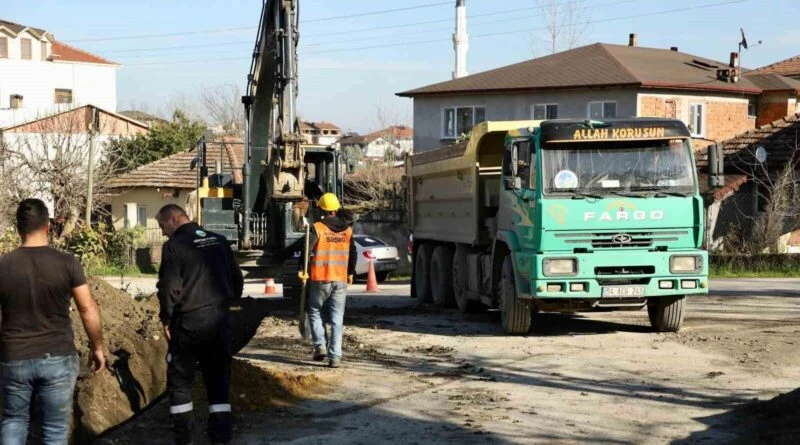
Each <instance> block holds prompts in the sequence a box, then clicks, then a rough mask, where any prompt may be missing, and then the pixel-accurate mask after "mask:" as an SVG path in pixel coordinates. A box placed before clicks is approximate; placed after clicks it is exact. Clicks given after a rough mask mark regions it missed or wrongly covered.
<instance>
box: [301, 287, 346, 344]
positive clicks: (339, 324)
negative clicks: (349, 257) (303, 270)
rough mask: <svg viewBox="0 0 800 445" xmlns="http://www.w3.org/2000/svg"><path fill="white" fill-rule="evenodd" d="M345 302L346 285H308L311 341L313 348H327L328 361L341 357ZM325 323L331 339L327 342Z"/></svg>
mask: <svg viewBox="0 0 800 445" xmlns="http://www.w3.org/2000/svg"><path fill="white" fill-rule="evenodd" d="M346 301H347V283H340V282H322V281H310V282H309V283H308V321H309V323H311V340H312V341H313V342H314V348H315V349H319V350H324V349H325V344H326V343H327V347H328V358H329V359H340V358H341V357H342V334H343V333H344V305H345V302H346ZM325 321H329V322H330V324H331V338H330V341H326V340H327V335H326V333H325Z"/></svg>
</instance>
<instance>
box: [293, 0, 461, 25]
mask: <svg viewBox="0 0 800 445" xmlns="http://www.w3.org/2000/svg"><path fill="white" fill-rule="evenodd" d="M452 4H453V2H452V1H449V2H438V3H429V4H425V5H418V6H406V7H405V8H396V9H384V10H383V11H372V12H362V13H360V14H348V15H341V16H338V17H326V18H322V19H312V20H301V21H300V23H318V22H329V21H332V20H341V19H352V18H356V17H367V16H370V15H381V14H390V13H393V12H400V11H411V10H415V9H425V8H433V7H436V6H443V5H451V6H452Z"/></svg>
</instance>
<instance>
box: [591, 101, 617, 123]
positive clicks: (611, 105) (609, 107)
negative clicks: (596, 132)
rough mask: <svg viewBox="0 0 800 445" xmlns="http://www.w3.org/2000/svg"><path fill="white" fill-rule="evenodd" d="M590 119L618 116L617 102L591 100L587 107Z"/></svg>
mask: <svg viewBox="0 0 800 445" xmlns="http://www.w3.org/2000/svg"><path fill="white" fill-rule="evenodd" d="M587 108H588V111H587V117H588V118H589V119H607V118H614V117H617V103H616V102H589V106H588V107H587Z"/></svg>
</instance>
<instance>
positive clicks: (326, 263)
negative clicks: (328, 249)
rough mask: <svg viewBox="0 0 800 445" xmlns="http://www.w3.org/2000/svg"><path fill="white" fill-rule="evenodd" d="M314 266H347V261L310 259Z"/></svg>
mask: <svg viewBox="0 0 800 445" xmlns="http://www.w3.org/2000/svg"><path fill="white" fill-rule="evenodd" d="M312 264H313V265H314V266H347V261H312Z"/></svg>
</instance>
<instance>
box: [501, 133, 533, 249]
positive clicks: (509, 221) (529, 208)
mask: <svg viewBox="0 0 800 445" xmlns="http://www.w3.org/2000/svg"><path fill="white" fill-rule="evenodd" d="M500 187H501V190H500V211H499V212H498V225H497V228H498V230H499V231H510V232H515V233H516V237H517V240H518V241H519V242H520V244H521V245H520V247H524V245H527V244H532V243H533V235H534V230H533V229H534V221H535V220H536V218H535V216H536V215H535V209H536V207H535V202H536V150H535V145H534V142H533V141H532V140H531V139H520V140H515V141H513V142H512V143H511V144H509V145H508V146H506V150H505V153H504V156H503V180H502V181H501V184H500Z"/></svg>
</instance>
